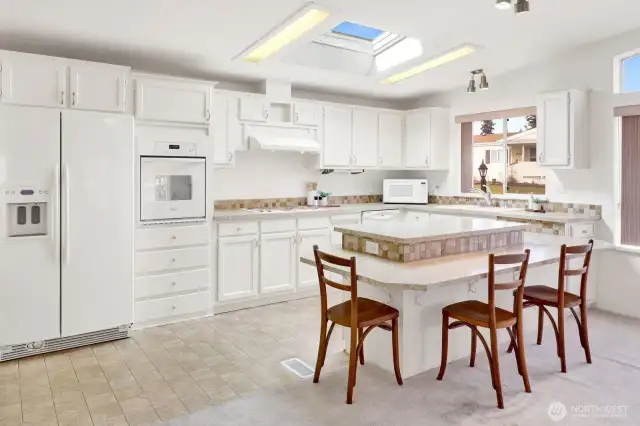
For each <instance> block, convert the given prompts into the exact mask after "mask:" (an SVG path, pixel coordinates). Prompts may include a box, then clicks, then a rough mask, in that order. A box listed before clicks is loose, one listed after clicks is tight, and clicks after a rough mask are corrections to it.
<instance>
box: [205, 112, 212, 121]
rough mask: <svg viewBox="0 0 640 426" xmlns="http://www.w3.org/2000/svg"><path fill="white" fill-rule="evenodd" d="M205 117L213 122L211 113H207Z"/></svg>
mask: <svg viewBox="0 0 640 426" xmlns="http://www.w3.org/2000/svg"><path fill="white" fill-rule="evenodd" d="M205 117H206V119H207V121H211V111H209V110H207V112H206V113H205Z"/></svg>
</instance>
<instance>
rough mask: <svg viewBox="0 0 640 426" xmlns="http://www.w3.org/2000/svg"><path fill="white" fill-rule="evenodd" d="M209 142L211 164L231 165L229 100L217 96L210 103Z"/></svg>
mask: <svg viewBox="0 0 640 426" xmlns="http://www.w3.org/2000/svg"><path fill="white" fill-rule="evenodd" d="M211 141H212V143H213V147H212V148H213V163H214V164H231V163H232V162H233V150H232V149H231V146H230V139H229V99H227V98H224V97H221V96H217V95H216V96H214V97H213V101H212V102H211Z"/></svg>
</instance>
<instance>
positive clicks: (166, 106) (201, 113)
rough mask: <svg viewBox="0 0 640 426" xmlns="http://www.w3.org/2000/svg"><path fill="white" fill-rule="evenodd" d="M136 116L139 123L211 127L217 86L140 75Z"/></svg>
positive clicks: (137, 83)
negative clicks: (214, 93) (209, 125)
mask: <svg viewBox="0 0 640 426" xmlns="http://www.w3.org/2000/svg"><path fill="white" fill-rule="evenodd" d="M135 79H136V96H135V98H136V99H135V100H136V107H135V116H136V118H137V119H139V120H152V121H167V122H178V123H188V124H203V125H208V124H209V122H210V120H211V98H212V96H213V88H214V85H215V83H207V82H200V81H188V80H182V79H173V78H168V77H159V76H152V75H137V76H136V77H135Z"/></svg>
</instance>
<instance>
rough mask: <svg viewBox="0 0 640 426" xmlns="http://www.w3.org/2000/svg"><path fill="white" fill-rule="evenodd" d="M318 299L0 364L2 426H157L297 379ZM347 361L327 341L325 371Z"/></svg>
mask: <svg viewBox="0 0 640 426" xmlns="http://www.w3.org/2000/svg"><path fill="white" fill-rule="evenodd" d="M319 314H320V306H319V299H318V298H310V299H303V300H297V301H292V302H286V303H279V304H275V305H269V306H264V307H259V308H253V309H246V310H242V311H236V312H231V313H226V314H220V315H216V316H213V317H208V318H203V319H198V320H191V321H184V322H179V323H175V324H170V325H165V326H160V327H151V328H146V329H143V330H139V331H134V332H132V333H131V338H129V339H125V340H120V341H115V342H110V343H103V344H98V345H93V346H87V347H83V348H78V349H73V350H68V351H64V352H56V353H52V354H47V355H41V356H34V357H30V358H25V359H22V360H17V361H8V362H4V363H2V364H0V426H10V425H47V426H49V425H52V426H53V425H77V426H84V425H87V426H90V425H96V426H102V425H104V426H106V425H110V426H117V425H131V426H138V425H147V424H157V423H159V422H161V421H166V420H170V419H173V418H176V417H180V416H183V415H185V414H188V413H195V412H198V411H201V410H204V409H206V408H208V407H211V406H216V405H218V404H222V403H226V402H229V401H231V400H234V399H239V398H244V397H249V396H251V395H256V394H257V393H259V392H263V391H265V390H274V389H279V388H281V387H285V386H287V385H290V384H294V383H295V382H296V381H299V380H302V379H300V378H298V376H296V375H294V374H293V373H292V372H290V371H288V370H286V369H285V368H284V367H283V366H282V365H281V364H280V362H281V361H282V360H285V359H289V358H293V357H298V358H300V359H302V360H303V361H305V362H307V363H308V364H309V365H310V366H312V367H313V366H314V363H315V359H316V353H317V342H318V333H319ZM345 362H346V357H344V356H343V353H342V352H341V348H340V346H339V339H332V345H331V347H330V348H329V351H328V359H327V362H326V364H325V367H324V369H323V371H327V370H328V371H331V370H332V369H336V370H337V369H342V368H344V366H345Z"/></svg>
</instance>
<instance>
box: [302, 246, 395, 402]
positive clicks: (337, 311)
mask: <svg viewBox="0 0 640 426" xmlns="http://www.w3.org/2000/svg"><path fill="white" fill-rule="evenodd" d="M313 253H314V255H315V259H316V268H317V269H318V281H319V282H320V304H321V309H322V310H321V313H320V315H321V320H320V343H319V344H318V359H317V361H316V371H315V375H314V376H313V382H314V383H318V380H319V378H320V370H321V369H322V367H323V365H324V361H325V357H326V355H327V346H328V345H329V339H330V338H331V332H333V327H334V326H335V325H336V324H338V325H341V326H343V327H348V328H350V329H351V333H350V334H351V339H350V345H349V379H348V382H347V404H351V403H352V402H353V388H354V386H355V385H356V368H357V361H358V358H360V364H363V365H364V345H363V344H364V339H365V338H366V337H367V335H368V334H369V333H370V332H371V330H373V329H374V328H376V327H378V328H381V329H383V330H387V331H391V335H392V347H393V368H394V371H395V373H396V380H397V381H398V384H399V385H402V376H401V375H400V359H399V351H398V317H399V313H398V310H397V309H395V308H392V307H391V306H387V305H385V304H383V303H380V302H376V301H375V300H371V299H366V298H364V297H358V281H357V279H356V259H355V257H352V258H351V259H343V258H341V257H337V256H333V255H331V254H328V253H323V252H321V251H319V250H318V246H317V245H314V246H313ZM323 262H326V263H327V264H332V265H338V266H342V267H346V268H349V270H350V275H351V276H350V284H351V285H345V284H339V283H336V282H334V281H332V280H330V279H328V278H327V277H325V275H324V263H323ZM327 286H329V287H333V288H335V289H338V290H342V291H348V292H350V293H351V300H349V301H347V302H343V303H340V304H338V305H335V306H332V307H330V308H327ZM328 321H331V326H330V327H329V333H327V322H328ZM389 322H390V323H389Z"/></svg>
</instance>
